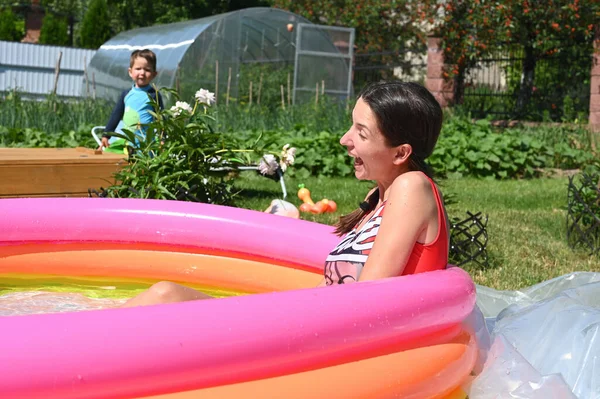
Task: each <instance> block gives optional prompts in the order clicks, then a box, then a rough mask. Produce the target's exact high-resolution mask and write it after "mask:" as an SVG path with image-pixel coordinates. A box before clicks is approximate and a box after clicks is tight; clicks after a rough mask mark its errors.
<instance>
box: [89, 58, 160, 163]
mask: <svg viewBox="0 0 600 399" xmlns="http://www.w3.org/2000/svg"><path fill="white" fill-rule="evenodd" d="M156 75H157V72H156V54H154V52H153V51H151V50H148V49H144V50H135V51H134V52H133V53H131V57H130V60H129V76H130V77H131V79H132V80H133V86H132V87H131V89H128V90H125V91H123V93H121V96H120V97H119V100H118V101H117V104H116V105H115V108H114V109H113V112H112V114H111V115H110V119H109V121H108V123H107V124H106V126H105V127H104V134H103V135H102V146H101V147H100V149H102V147H106V148H109V147H110V145H111V144H112V143H114V142H115V141H116V140H119V139H117V138H116V137H115V138H111V137H110V133H111V132H122V131H123V129H127V130H131V131H133V132H136V133H139V132H144V131H145V130H146V125H148V124H149V123H151V122H152V121H153V119H154V118H153V117H152V115H151V114H150V112H149V111H152V110H153V109H152V104H151V103H150V101H149V98H148V96H150V97H151V98H152V99H153V100H154V101H156V100H157V98H158V104H159V106H160V108H161V109H162V108H163V103H162V98H161V97H160V95H159V94H158V93H157V92H156V90H155V89H154V87H152V86H151V85H150V83H151V82H152V80H153V79H154V78H155V77H156ZM119 152H120V151H119Z"/></svg>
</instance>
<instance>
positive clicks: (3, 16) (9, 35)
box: [0, 8, 24, 42]
mask: <svg viewBox="0 0 600 399" xmlns="http://www.w3.org/2000/svg"><path fill="white" fill-rule="evenodd" d="M21 26H22V21H20V20H19V19H18V18H17V16H16V15H15V14H14V13H13V12H12V10H11V9H10V8H7V9H5V10H3V11H1V12H0V40H5V41H8V42H18V41H20V40H21V38H22V37H23V35H24V32H23V29H21Z"/></svg>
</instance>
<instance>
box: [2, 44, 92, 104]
mask: <svg viewBox="0 0 600 399" xmlns="http://www.w3.org/2000/svg"><path fill="white" fill-rule="evenodd" d="M95 53H96V51H95V50H87V49H79V48H70V47H58V46H46V45H39V44H28V43H13V42H4V41H0V93H7V92H11V91H13V90H15V91H18V92H19V93H20V94H21V95H23V96H25V97H27V98H44V97H46V96H47V95H48V94H50V93H52V92H53V91H56V95H57V96H60V97H80V96H81V92H82V87H83V86H84V85H85V83H84V74H85V70H86V68H87V66H88V64H89V62H90V60H91V59H92V57H93V56H94V54H95ZM59 59H60V69H59V71H57V64H58V62H59Z"/></svg>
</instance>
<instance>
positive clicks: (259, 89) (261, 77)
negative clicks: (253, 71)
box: [256, 73, 263, 105]
mask: <svg viewBox="0 0 600 399" xmlns="http://www.w3.org/2000/svg"><path fill="white" fill-rule="evenodd" d="M262 80H263V74H262V73H261V74H260V80H259V81H258V98H257V99H256V104H258V105H260V92H261V91H262Z"/></svg>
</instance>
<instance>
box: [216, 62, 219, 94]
mask: <svg viewBox="0 0 600 399" xmlns="http://www.w3.org/2000/svg"><path fill="white" fill-rule="evenodd" d="M217 101H219V60H216V61H215V103H216V102H217Z"/></svg>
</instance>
